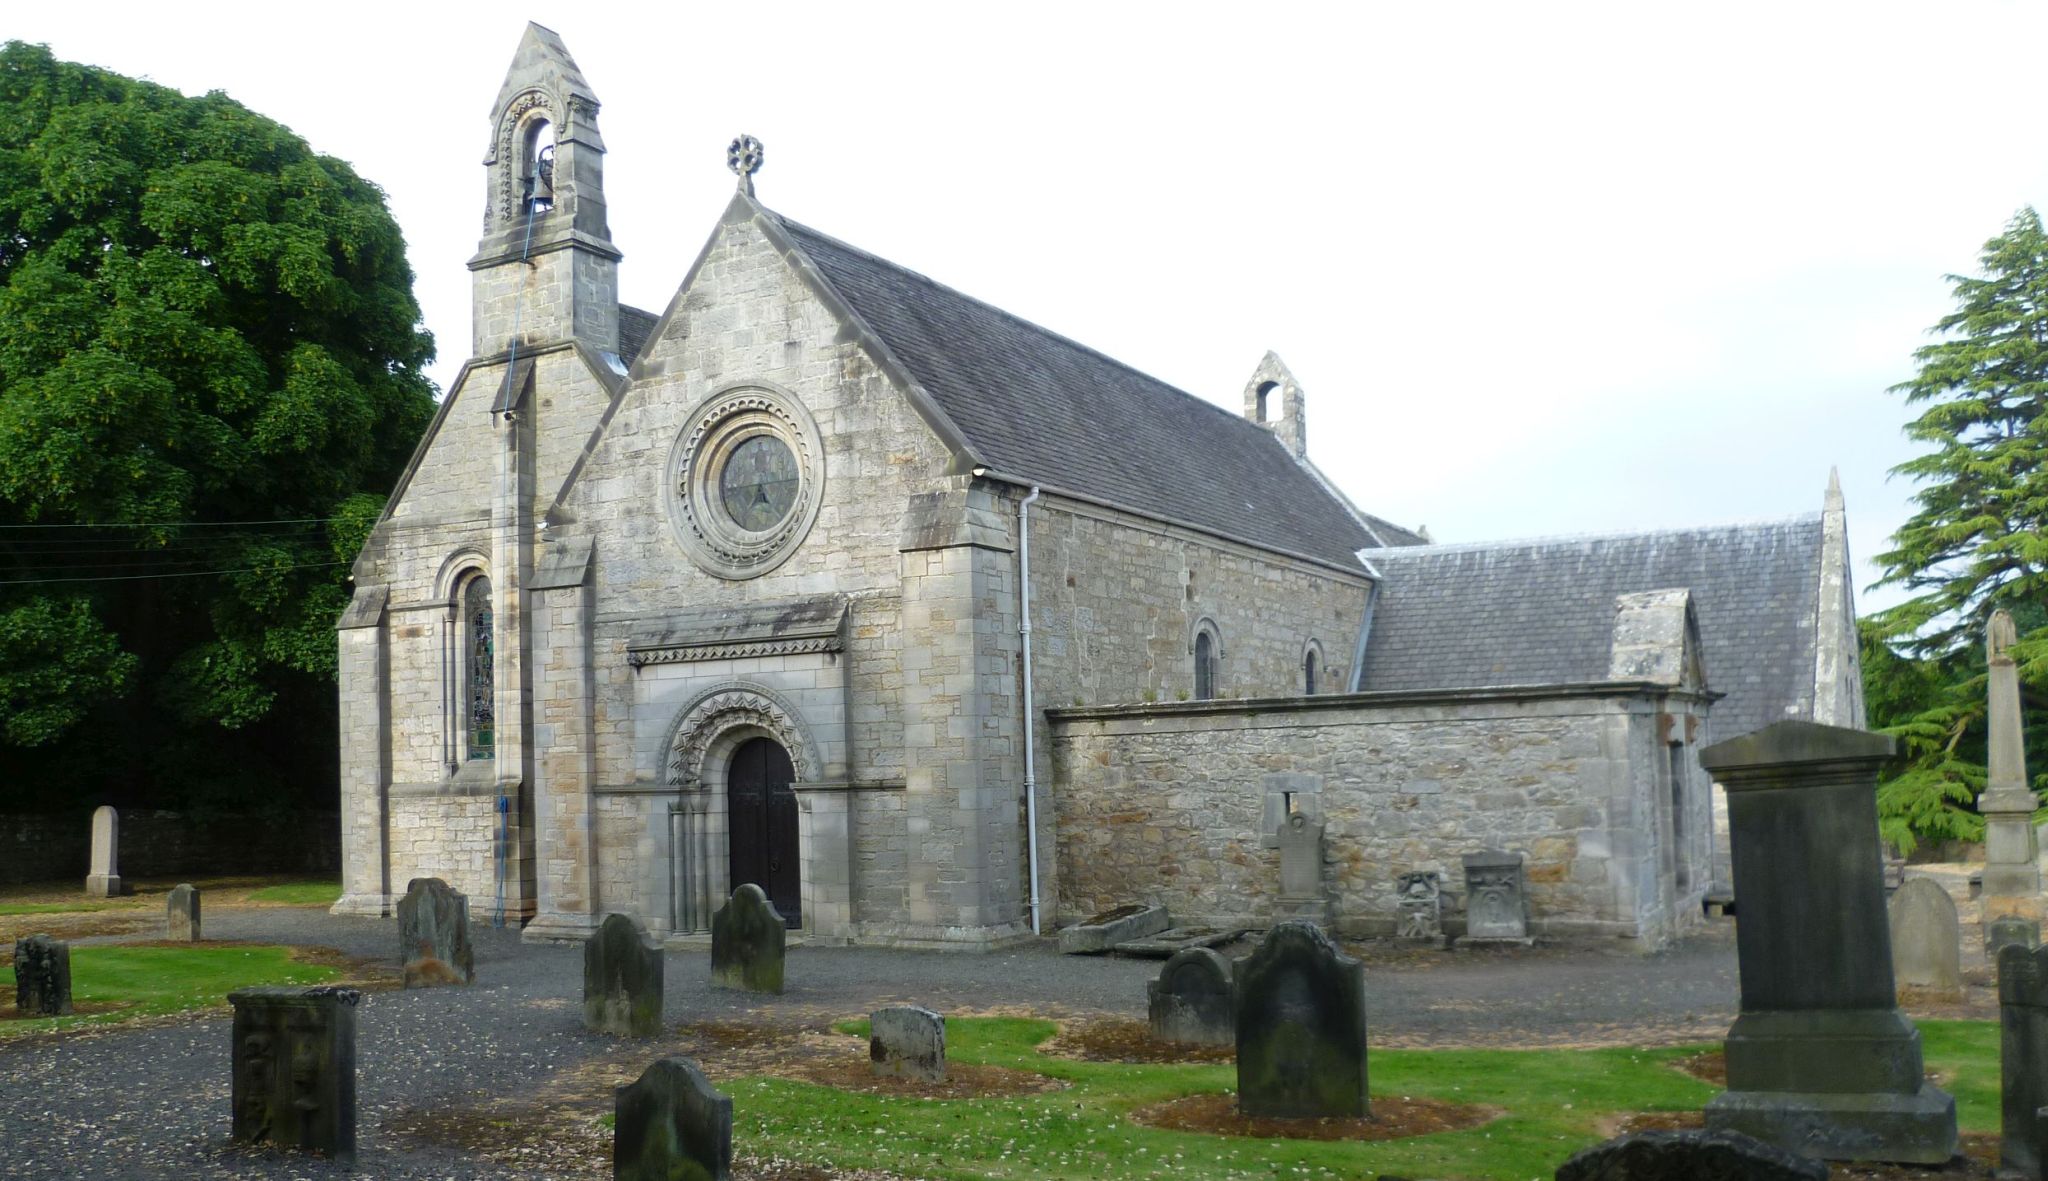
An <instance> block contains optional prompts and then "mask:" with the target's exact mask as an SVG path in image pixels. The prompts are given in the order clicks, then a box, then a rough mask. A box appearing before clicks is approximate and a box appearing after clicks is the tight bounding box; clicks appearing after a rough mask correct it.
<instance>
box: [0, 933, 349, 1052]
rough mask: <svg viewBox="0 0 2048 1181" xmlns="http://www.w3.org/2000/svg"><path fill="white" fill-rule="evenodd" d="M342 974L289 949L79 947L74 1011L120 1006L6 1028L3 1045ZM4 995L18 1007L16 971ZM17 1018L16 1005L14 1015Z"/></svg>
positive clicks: (1, 1024)
mask: <svg viewBox="0 0 2048 1181" xmlns="http://www.w3.org/2000/svg"><path fill="white" fill-rule="evenodd" d="M340 974H341V973H340V971H339V970H338V969H335V968H330V967H325V966H322V965H318V964H305V963H300V962H298V961H296V960H294V959H292V958H291V949H290V948H288V947H240V946H227V947H205V946H200V947H122V946H119V945H114V946H104V947H73V948H72V949H71V1000H72V1003H73V1004H82V1005H91V1004H97V1003H106V1004H118V1005H120V1006H121V1007H120V1008H118V1009H111V1010H107V1011H105V1012H98V1013H77V1014H73V1015H71V1016H68V1017H34V1018H25V1019H20V1020H9V1021H0V1038H5V1037H8V1036H11V1035H19V1034H23V1033H32V1032H38V1031H42V1030H50V1029H69V1028H72V1027H73V1026H78V1025H95V1024H102V1023H105V1022H109V1021H121V1020H125V1019H127V1018H130V1017H139V1016H147V1015H151V1014H158V1013H177V1012H182V1011H184V1010H187V1009H204V1008H208V1007H211V1006H214V1005H221V1004H225V1003H227V995H228V993H229V992H231V991H233V990H234V989H237V988H245V987H247V986H249V985H252V984H319V983H321V982H323V981H327V980H332V979H334V978H335V977H336V976H339V975H340ZM0 991H4V992H5V994H6V995H7V997H8V1000H9V1001H10V1002H11V1001H12V1000H13V993H14V968H13V966H12V965H11V964H8V965H4V966H0ZM8 1011H9V1012H12V1006H11V1004H10V1007H9V1009H8Z"/></svg>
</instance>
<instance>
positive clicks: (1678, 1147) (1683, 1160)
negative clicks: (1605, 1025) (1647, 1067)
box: [1556, 1131, 1828, 1181]
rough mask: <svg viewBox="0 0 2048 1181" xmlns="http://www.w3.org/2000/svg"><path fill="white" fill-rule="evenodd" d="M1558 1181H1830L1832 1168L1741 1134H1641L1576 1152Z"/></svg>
mask: <svg viewBox="0 0 2048 1181" xmlns="http://www.w3.org/2000/svg"><path fill="white" fill-rule="evenodd" d="M1556 1177H1557V1181H1827V1177H1828V1167H1827V1166H1826V1165H1825V1164H1822V1163H1821V1162H1820V1161H1817V1160H1814V1159H1813V1158H1812V1157H1807V1156H1800V1155H1798V1154H1796V1153H1792V1152H1787V1151H1785V1150H1784V1149H1782V1148H1779V1147H1778V1146H1777V1145H1775V1144H1766V1143H1764V1142H1763V1141H1761V1140H1758V1139H1756V1138H1755V1137H1754V1136H1745V1135H1743V1134H1742V1133H1740V1132H1697V1131H1686V1132H1637V1133H1636V1134H1634V1135H1632V1136H1620V1137H1617V1138H1615V1139H1613V1140H1609V1141H1607V1142H1606V1143H1605V1144H1595V1145H1594V1146H1593V1147H1591V1148H1587V1149H1582V1150H1581V1151H1579V1152H1576V1153H1573V1154H1572V1157H1571V1159H1570V1160H1567V1161H1565V1162H1564V1163H1563V1164H1561V1165H1559V1166H1558V1167H1557V1175H1556Z"/></svg>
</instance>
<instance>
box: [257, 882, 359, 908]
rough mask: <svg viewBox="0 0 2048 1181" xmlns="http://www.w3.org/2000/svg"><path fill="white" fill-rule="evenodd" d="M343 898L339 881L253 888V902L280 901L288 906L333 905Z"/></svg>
mask: <svg viewBox="0 0 2048 1181" xmlns="http://www.w3.org/2000/svg"><path fill="white" fill-rule="evenodd" d="M340 899H341V883H340V882H339V881H313V882H285V883H282V884H280V885H276V886H265V887H263V888H262V889H261V890H251V891H250V892H249V901H251V902H278V903H283V904H285V905H287V906H333V905H334V904H335V903H336V902H338V901H340Z"/></svg>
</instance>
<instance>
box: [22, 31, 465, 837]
mask: <svg viewBox="0 0 2048 1181" xmlns="http://www.w3.org/2000/svg"><path fill="white" fill-rule="evenodd" d="M419 320H420V314H419V307H418V305H417V304H416V303H415V301H414V299H413V295H412V272H411V270H410V269H409V268H408V266H407V264H406V259H405V248H404V242H403V240H402V238H401V237H400V235H399V231H398V227H397V225H396V223H394V222H393V220H392V218H391V215H390V213H389V211H388V210H387V209H386V207H385V204H384V199H383V194H382V193H381V192H380V191H379V190H378V189H377V188H376V187H375V186H374V185H372V184H370V183H368V182H367V181H364V180H363V179H362V178H360V177H358V176H357V175H356V174H355V173H354V171H353V170H351V169H350V168H349V166H348V165H346V164H344V163H342V162H341V161H338V160H334V159H332V158H329V157H326V156H321V155H318V154H316V153H315V152H313V151H312V150H311V149H310V148H308V147H307V145H306V144H305V142H304V141H302V140H300V139H299V138H298V137H297V136H295V135H293V134H292V133H291V132H290V131H288V130H286V129H285V128H284V127H281V126H279V125H278V124H277V123H274V122H272V121H271V120H269V119H266V118H263V117H262V116H260V115H257V114H255V113H253V112H251V111H249V110H248V109H246V108H244V107H242V106H241V105H240V104H238V103H236V102H235V101H234V100H232V99H230V98H228V97H227V96H225V95H223V94H219V93H213V94H208V95H205V96H202V97H198V98H190V97H186V96H184V95H182V94H179V93H177V92H176V91H173V90H169V89H166V88H164V87H161V86H156V85H153V84H151V83H147V82H141V81H136V80H133V79H129V78H124V77H120V76H118V75H115V74H111V73H108V72H106V71H103V70H98V69H94V68H91V67H87V66H81V65H74V64H70V63H65V62H59V61H57V60H55V59H54V58H53V57H52V56H51V54H50V52H49V51H48V50H47V49H45V48H42V47H39V46H30V45H24V44H20V43H18V42H17V43H9V44H8V45H7V46H6V47H5V48H4V49H0V766H12V767H13V768H15V769H16V770H19V771H20V772H22V774H20V775H8V774H0V805H5V804H7V803H9V802H10V801H9V800H8V799H7V798H6V797H7V795H8V793H9V791H10V788H11V789H12V790H13V791H14V792H15V793H16V794H17V796H19V795H20V794H23V793H26V792H29V791H32V790H33V785H34V784H45V785H48V784H57V785H65V784H70V785H78V784H81V783H98V782H102V781H108V782H118V783H119V784H120V785H121V788H122V789H123V790H120V791H116V792H115V793H114V794H116V795H127V796H129V797H130V798H132V797H133V796H134V794H135V793H136V792H137V791H138V789H140V788H142V787H144V786H145V785H148V784H151V783H155V784H159V785H168V786H171V787H173V788H175V787H176V786H177V785H178V784H181V783H182V784H184V785H186V786H192V785H195V784H198V783H218V782H220V781H221V780H222V779H223V778H225V779H230V780H232V779H236V778H238V777H239V778H240V779H242V780H244V781H246V780H247V779H248V777H249V774H250V772H251V770H252V769H263V770H266V771H269V772H274V773H277V774H282V775H288V776H296V775H310V776H312V777H313V778H314V780H315V781H319V780H321V779H324V780H325V781H327V782H330V783H331V781H332V774H333V773H332V770H331V767H332V764H333V747H332V745H331V742H330V743H328V744H326V746H325V749H319V745H320V743H319V738H318V735H319V734H320V733H321V731H322V726H321V721H320V719H321V717H322V715H323V713H324V714H331V711H332V687H331V680H332V676H333V664H334V652H335V644H334V634H333V630H332V628H333V623H334V619H335V617H336V615H337V613H338V612H339V611H340V610H341V608H342V606H343V605H344V604H345V603H346V601H347V597H348V584H347V573H348V565H347V563H348V561H349V559H351V558H353V556H354V554H355V550H356V548H357V547H358V545H359V544H360V542H361V540H362V537H363V536H364V534H365V532H366V531H367V528H368V526H369V524H370V523H371V521H372V520H373V519H374V516H375V514H376V512H377V510H378V508H379V507H380V506H381V504H382V503H383V496H384V494H385V493H386V492H387V491H388V490H389V489H390V487H391V485H392V483H393V481H394V480H395V478H396V476H397V474H398V472H399V470H400V469H401V467H402V466H403V464H404V462H405V458H406V456H407V455H408V454H409V453H410V451H411V448H412V446H413V444H414V442H415V441H416V440H417V439H418V438H419V435H420V433H421V431H422V429H423V428H424V426H425V424H426V421H427V419H428V417H429V416H430V415H431V413H432V411H433V390H432V387H431V385H430V384H429V383H428V381H427V380H426V378H425V376H424V375H423V373H422V367H423V366H424V365H425V364H426V362H427V361H429V360H430V359H431V358H432V355H433V344H432V341H431V339H430V338H429V337H428V336H427V334H426V333H425V332H424V331H422V330H421V328H420V327H419ZM281 715H285V716H281ZM325 732H326V733H330V734H331V732H332V729H331V722H328V723H327V724H326V730H325ZM309 735H310V737H309ZM251 744H253V746H252V745H251ZM254 747H261V748H262V749H260V750H257V749H254ZM300 748H307V749H305V751H304V755H303V761H302V763H300V762H299V758H300V756H295V755H294V754H292V753H291V752H293V751H294V750H297V749H300ZM295 763H298V764H299V765H294V764H295ZM171 794H173V795H175V794H176V792H175V790H173V792H172V793H171ZM16 802H18V800H17V801H16ZM31 802H44V801H31Z"/></svg>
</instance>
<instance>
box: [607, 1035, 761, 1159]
mask: <svg viewBox="0 0 2048 1181" xmlns="http://www.w3.org/2000/svg"><path fill="white" fill-rule="evenodd" d="M731 1175H732V1100H731V1099H730V1098H729V1097H727V1096H725V1095H721V1094H719V1093H718V1092H717V1091H715V1090H712V1089H711V1081H710V1080H709V1079H707V1078H705V1077H704V1072H703V1071H702V1070H701V1069H699V1068H698V1066H697V1064H696V1063H695V1062H692V1061H691V1060H689V1059H688V1058H663V1059H661V1060H660V1061H658V1062H656V1063H655V1064H654V1065H652V1066H650V1067H648V1068H647V1070H646V1072H645V1073H644V1074H642V1075H641V1076H640V1078H639V1081H637V1082H634V1083H633V1084H631V1085H630V1086H624V1087H620V1088H619V1089H618V1091H617V1093H616V1096H615V1098H614V1106H613V1123H612V1178H613V1181H675V1179H676V1178H688V1179H689V1181H726V1179H727V1178H728V1177H730V1176H731Z"/></svg>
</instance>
